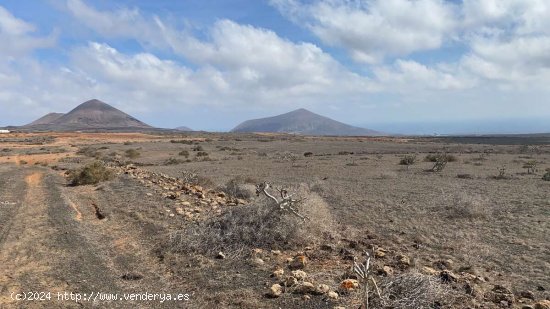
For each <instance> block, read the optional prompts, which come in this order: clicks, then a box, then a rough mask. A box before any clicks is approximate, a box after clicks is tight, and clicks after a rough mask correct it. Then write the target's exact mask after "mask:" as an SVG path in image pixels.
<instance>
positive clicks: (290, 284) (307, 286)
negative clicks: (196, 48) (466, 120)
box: [0, 133, 550, 308]
mask: <svg viewBox="0 0 550 309" xmlns="http://www.w3.org/2000/svg"><path fill="white" fill-rule="evenodd" d="M521 143H524V144H526V145H520V144H521ZM506 144H513V145H506ZM443 154H446V155H447V159H448V160H447V161H448V162H446V165H444V168H443V169H442V170H441V171H439V172H433V171H431V169H432V167H433V166H434V164H435V162H432V161H437V160H438V157H439V158H441V155H443ZM0 163H2V164H0V172H1V173H0V175H1V177H4V178H6V177H8V175H9V177H11V178H10V179H11V180H10V179H7V178H6V179H0V181H2V182H3V184H4V186H3V187H4V191H6V190H7V189H6V188H7V185H6V183H8V180H9V181H13V180H14V179H18V177H19V178H21V179H23V178H24V177H26V176H28V175H41V176H40V177H39V179H42V180H39V181H42V182H44V183H45V184H48V185H44V187H47V188H49V186H51V194H50V193H49V194H50V195H51V196H53V197H49V198H48V199H46V200H47V202H45V204H46V206H44V207H47V205H53V204H54V203H57V204H56V205H61V206H55V207H58V208H59V209H57V208H55V207H54V206H51V207H52V209H53V210H48V209H44V210H43V211H44V212H47V213H48V215H49V216H51V217H53V218H59V217H63V216H67V218H66V219H64V220H65V221H63V224H65V225H64V226H67V228H68V229H69V230H68V231H67V233H69V235H72V234H75V236H74V237H75V239H72V238H71V236H67V237H68V238H69V240H70V241H69V244H70V243H71V241H72V242H73V245H74V246H76V243H81V244H82V245H80V247H79V248H80V249H78V250H80V251H82V250H83V251H82V252H80V251H78V250H77V251H78V252H76V253H75V252H73V250H72V249H71V247H70V246H68V247H67V248H66V250H65V251H66V252H65V251H60V249H56V248H57V247H55V246H53V247H50V246H45V247H36V248H34V249H28V248H19V247H18V245H17V244H18V243H19V242H20V241H22V239H25V237H23V238H16V237H12V236H13V235H12V234H13V233H15V232H14V230H15V228H14V226H15V227H17V225H18V224H19V223H18V221H17V219H9V218H13V216H14V212H15V210H14V211H12V212H10V210H9V209H8V208H9V207H8V206H3V207H2V208H1V209H0V219H2V220H5V221H7V222H9V221H10V220H11V221H13V222H11V223H10V226H11V227H8V225H4V226H3V227H2V238H0V241H1V242H0V246H2V251H1V252H2V253H0V262H4V261H8V260H10V259H11V260H13V259H14V257H17V258H21V256H25V259H26V260H32V259H34V258H36V259H38V257H42V258H49V259H51V260H52V261H53V263H56V262H57V259H61V257H63V258H64V259H66V258H67V257H79V261H80V263H83V264H85V265H86V267H84V271H82V270H78V269H81V268H79V267H80V266H82V265H78V263H79V262H75V263H77V264H76V265H72V267H74V274H73V275H67V274H60V273H59V274H57V273H55V272H52V271H47V270H43V269H42V268H37V269H38V270H36V269H33V268H24V267H20V268H18V266H17V264H14V265H12V266H13V268H12V270H11V271H15V272H16V275H13V274H12V275H9V272H8V271H7V270H2V272H1V273H0V283H1V284H2V285H4V286H5V288H4V289H3V290H1V291H0V293H2V294H4V293H6V292H9V291H10V290H14V289H16V288H17V286H22V285H23V284H24V283H25V284H30V285H31V286H36V287H49V286H50V285H52V284H53V285H55V286H56V287H59V282H58V281H65V282H66V283H65V284H66V285H67V286H65V288H68V289H86V288H90V287H95V288H97V287H104V288H109V289H112V290H116V291H135V290H137V291H140V289H144V288H150V289H152V290H155V288H156V289H157V290H158V289H161V288H162V290H164V291H184V292H187V293H191V294H192V297H191V301H190V302H189V303H186V304H178V305H174V304H169V305H168V304H163V305H160V304H155V305H153V304H148V305H147V306H145V307H153V306H160V307H162V306H164V307H170V306H172V307H177V306H181V307H185V306H188V307H190V308H335V307H338V306H341V307H344V308H359V306H360V305H361V304H362V303H364V302H365V299H366V297H365V294H366V292H365V287H366V285H365V280H363V278H361V276H359V275H358V273H357V272H354V271H352V270H351V267H352V265H353V263H354V260H355V261H356V262H357V263H358V264H361V263H363V262H364V261H365V260H366V259H367V258H368V256H367V253H368V255H369V256H370V257H371V264H370V267H369V270H368V271H369V275H370V276H371V277H372V278H374V280H375V281H376V287H375V285H374V284H373V281H372V280H370V281H368V283H369V284H368V295H369V306H370V308H384V307H387V308H500V307H510V308H522V306H533V308H548V307H544V306H545V305H547V304H548V301H545V299H549V298H550V293H549V292H548V289H550V282H549V281H550V279H549V278H550V244H549V241H548V235H549V234H550V233H549V232H550V181H545V180H543V178H544V174H545V173H546V171H545V169H547V168H550V146H549V145H548V142H547V141H546V142H545V141H544V139H542V141H541V139H524V140H519V143H518V139H510V140H506V139H505V138H504V139H482V138H479V139H467V140H462V139H451V138H448V139H443V138H442V139H429V138H418V139H406V138H354V137H348V138H343V137H342V138H333V137H322V138H321V137H294V136H288V135H269V134H264V135H253V134H198V133H197V134H189V135H157V136H153V135H146V134H69V133H67V134H19V135H13V134H12V135H8V136H2V137H0ZM90 164H93V165H90ZM547 177H548V176H547ZM31 180H32V179H31ZM48 181H49V182H48ZM263 181H267V182H269V183H270V184H271V185H272V187H271V188H270V189H269V190H268V192H270V193H272V194H274V195H276V197H279V195H278V193H277V191H276V190H275V188H277V187H284V188H286V189H287V190H288V192H289V193H294V194H295V195H294V197H295V198H297V199H299V198H306V200H304V201H303V202H302V203H299V204H297V205H296V208H297V210H298V212H299V214H300V215H305V216H307V217H308V218H309V220H306V221H305V222H303V221H302V220H301V219H300V218H299V217H298V216H296V215H295V214H293V213H291V212H290V211H283V210H279V209H278V208H277V206H276V205H274V204H273V202H272V201H271V200H270V199H269V198H268V197H266V196H265V194H263V193H261V194H260V195H256V192H255V185H256V184H259V183H261V182H263ZM31 183H32V181H31ZM86 184H90V185H86ZM14 186H15V185H14ZM23 187H24V185H23V184H21V188H15V187H14V188H13V190H15V191H17V190H20V191H21V192H23V191H24V189H23ZM26 188H27V191H28V192H27V195H28V194H30V193H29V192H31V193H33V194H38V193H37V191H36V190H34V191H32V190H31V189H32V188H33V187H32V186H31V185H29V183H28V182H27V187H26ZM40 188H42V187H40ZM29 190H31V191H29ZM41 190H45V189H41ZM48 190H50V189H48ZM47 192H50V191H47ZM6 194H7V193H6ZM48 196H49V195H48ZM54 197H55V198H54ZM52 200H53V202H52ZM279 200H280V197H279ZM14 207H15V206H14ZM20 207H21V209H20V210H21V211H22V210H25V209H26V211H31V212H32V210H30V209H27V208H28V207H30V206H29V205H28V204H25V203H24V202H23V203H22V204H21V205H20ZM25 207H26V208H25ZM14 209H15V208H14ZM35 220H38V219H35ZM50 221H51V220H50ZM54 221H55V220H54ZM54 223H55V222H54ZM54 223H52V224H54ZM20 224H23V223H20ZM37 224H38V223H37ZM21 228H22V229H24V227H23V226H21ZM56 231H57V230H56V229H55V228H52V229H51V230H50V231H49V233H56ZM10 235H12V236H10ZM28 237H36V236H32V235H29V236H28ZM29 239H30V238H29ZM29 250H30V251H29ZM32 250H35V251H36V252H39V254H35V253H36V252H33V251H32ZM60 252H61V253H60ZM13 269H15V270H13ZM36 272H38V273H36ZM79 272H80V273H81V274H80V275H78V273H79ZM64 276H65V277H64ZM67 276H68V277H67ZM87 276H89V277H90V278H87ZM82 277H83V278H82ZM29 278H31V279H29ZM32 278H35V279H32ZM86 278H87V279H86ZM42 279H43V280H42ZM82 280H84V281H85V282H86V281H89V282H88V283H86V284H87V285H86V284H84V283H82ZM35 281H36V282H35ZM94 281H97V283H94ZM90 282H91V283H90ZM378 294H380V295H378ZM1 296H4V295H0V307H2V305H6V306H8V305H15V304H13V303H10V302H9V300H7V299H4V298H1ZM545 302H546V303H545ZM37 306H38V305H37ZM44 306H46V305H44ZM118 306H122V307H124V306H127V307H140V306H144V305H143V304H140V303H134V304H130V303H127V304H118ZM46 307H48V306H46ZM75 307H76V305H75ZM526 308H529V307H526Z"/></svg>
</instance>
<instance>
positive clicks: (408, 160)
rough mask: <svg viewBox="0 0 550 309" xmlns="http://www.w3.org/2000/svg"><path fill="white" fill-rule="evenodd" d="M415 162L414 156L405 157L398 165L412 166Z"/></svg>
mask: <svg viewBox="0 0 550 309" xmlns="http://www.w3.org/2000/svg"><path fill="white" fill-rule="evenodd" d="M414 162H416V155H405V156H403V157H402V158H401V160H399V165H407V166H408V165H413V164H414Z"/></svg>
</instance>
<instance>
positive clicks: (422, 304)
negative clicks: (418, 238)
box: [373, 272, 456, 309]
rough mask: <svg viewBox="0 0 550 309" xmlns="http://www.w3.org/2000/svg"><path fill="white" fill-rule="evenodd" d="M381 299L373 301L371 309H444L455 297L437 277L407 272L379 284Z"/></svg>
mask: <svg viewBox="0 0 550 309" xmlns="http://www.w3.org/2000/svg"><path fill="white" fill-rule="evenodd" d="M380 293H381V295H382V299H376V298H375V299H374V300H373V305H374V307H373V308H400V309H421V308H425V309H428V308H445V307H443V306H444V305H445V304H446V305H449V304H452V303H453V302H454V301H455V299H456V296H454V295H453V293H454V292H453V291H452V290H451V289H450V288H449V287H448V286H447V285H445V284H443V283H442V282H441V280H439V279H438V278H437V277H433V276H428V275H424V274H420V273H415V272H408V273H404V274H401V275H397V276H395V277H391V278H385V279H384V280H383V281H382V282H381V283H380Z"/></svg>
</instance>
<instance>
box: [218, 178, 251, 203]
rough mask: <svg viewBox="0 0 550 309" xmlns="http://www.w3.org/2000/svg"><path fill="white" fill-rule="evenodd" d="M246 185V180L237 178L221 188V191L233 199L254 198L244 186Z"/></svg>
mask: <svg viewBox="0 0 550 309" xmlns="http://www.w3.org/2000/svg"><path fill="white" fill-rule="evenodd" d="M244 183H245V179H244V178H243V177H235V178H233V179H231V180H229V181H228V182H227V183H226V184H225V185H223V186H221V187H220V188H219V190H220V191H222V192H224V193H226V194H227V195H229V196H231V197H234V198H240V199H245V200H247V199H249V198H250V197H251V196H252V193H251V192H250V191H249V190H248V189H246V188H245V187H244V186H243V184H244Z"/></svg>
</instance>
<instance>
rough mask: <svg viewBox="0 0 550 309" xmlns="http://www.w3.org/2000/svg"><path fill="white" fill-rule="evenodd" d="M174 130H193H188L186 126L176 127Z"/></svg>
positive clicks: (189, 129)
mask: <svg viewBox="0 0 550 309" xmlns="http://www.w3.org/2000/svg"><path fill="white" fill-rule="evenodd" d="M174 130H178V131H186V132H187V131H193V129H191V128H189V127H186V126H181V127H177V128H175V129H174Z"/></svg>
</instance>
